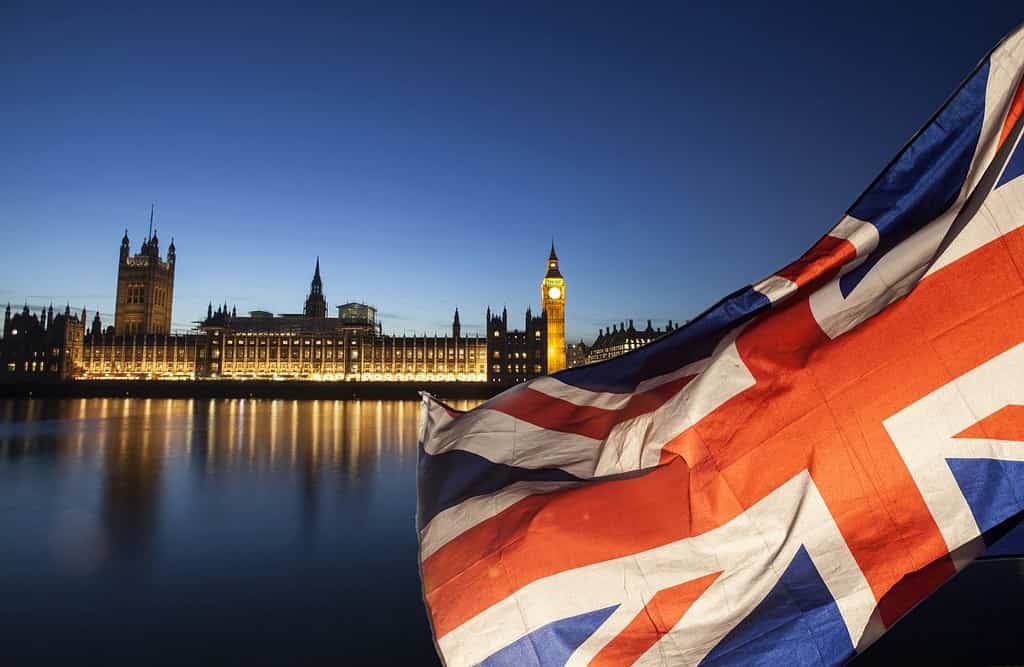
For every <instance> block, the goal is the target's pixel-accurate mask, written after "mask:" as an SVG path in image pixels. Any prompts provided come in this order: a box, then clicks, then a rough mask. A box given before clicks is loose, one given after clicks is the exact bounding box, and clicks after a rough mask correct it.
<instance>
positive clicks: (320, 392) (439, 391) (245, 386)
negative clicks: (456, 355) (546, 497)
mask: <svg viewBox="0 0 1024 667" xmlns="http://www.w3.org/2000/svg"><path fill="white" fill-rule="evenodd" d="M503 389H507V386H506V385H502V384H494V383H489V382H304V381H301V380H287V381H273V380H244V381H236V380H186V381H177V380H75V381H69V382H46V383H43V382H40V383H30V382H20V383H0V398H287V399H327V400H336V399H342V400H352V399H369V400H401V401H405V400H419V398H420V396H419V392H421V391H426V392H428V393H430V394H432V395H434V396H436V397H437V398H440V399H442V400H445V399H448V400H458V399H486V398H490V397H492V396H494V395H495V394H497V393H498V392H500V391H502V390H503Z"/></svg>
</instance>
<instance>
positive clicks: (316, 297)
mask: <svg viewBox="0 0 1024 667" xmlns="http://www.w3.org/2000/svg"><path fill="white" fill-rule="evenodd" d="M303 312H304V313H305V315H306V317H327V299H326V298H325V297H324V284H323V281H322V280H321V279H320V257H319V256H318V257H317V258H316V269H314V270H313V280H312V282H310V284H309V296H307V297H306V307H305V308H304V309H303Z"/></svg>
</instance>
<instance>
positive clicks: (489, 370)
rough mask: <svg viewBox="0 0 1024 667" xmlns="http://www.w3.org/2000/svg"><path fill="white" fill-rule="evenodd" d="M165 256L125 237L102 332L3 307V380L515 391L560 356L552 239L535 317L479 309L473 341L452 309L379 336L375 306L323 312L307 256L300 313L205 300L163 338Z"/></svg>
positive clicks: (171, 251) (170, 253) (83, 322)
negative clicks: (447, 385)
mask: <svg viewBox="0 0 1024 667" xmlns="http://www.w3.org/2000/svg"><path fill="white" fill-rule="evenodd" d="M176 252H177V249H176V248H175V245H174V241H173V239H172V240H171V243H170V245H169V246H168V247H167V252H166V255H165V256H163V257H161V254H160V241H159V239H158V237H157V235H156V234H155V233H153V232H150V233H149V234H147V237H146V239H145V240H144V241H143V242H142V244H141V247H140V249H139V252H138V253H135V254H132V252H131V242H130V239H129V238H128V233H127V231H125V234H124V237H123V238H122V239H121V246H120V252H119V260H118V268H117V293H116V301H115V309H114V323H113V325H112V326H107V327H106V328H104V326H103V322H102V321H101V319H100V315H99V313H98V312H97V313H95V314H94V315H93V318H92V320H91V322H90V321H89V320H88V313H87V312H86V311H84V310H83V311H82V313H81V315H79V314H78V313H72V312H71V309H70V308H65V310H64V312H63V313H59V312H58V314H57V315H54V311H53V307H52V306H51V307H50V308H49V309H48V310H44V311H43V312H41V313H39V314H38V315H37V314H35V313H32V312H30V311H29V308H28V306H25V307H24V308H23V309H22V310H21V311H18V312H15V313H13V314H12V312H11V307H10V305H9V304H8V306H7V309H6V312H5V314H4V327H3V339H2V341H0V378H3V379H4V380H5V381H33V380H40V381H44V380H80V379H120V380H125V379H153V380H169V379H179V380H194V379H211V380H213V379H236V380H241V379H263V380H320V381H349V382H352V381H358V382H417V381H419V382H424V381H426V382H491V383H499V384H515V383H518V382H523V381H525V380H528V379H530V378H532V377H536V376H538V375H544V374H546V373H549V372H555V371H557V370H561V369H562V368H564V367H565V364H566V351H565V280H564V278H563V277H562V274H561V272H560V270H559V260H558V256H557V255H556V254H555V247H554V243H553V242H552V245H551V252H550V253H549V255H548V260H547V262H546V272H545V274H544V278H543V279H542V281H541V310H540V313H539V314H538V315H534V314H533V313H532V311H531V309H529V308H527V310H526V315H525V319H524V321H523V327H522V328H521V329H520V328H517V327H515V325H514V324H513V325H510V323H509V317H508V311H507V309H504V308H503V309H502V311H501V312H500V313H498V312H496V311H492V310H491V309H490V308H488V309H487V313H486V319H485V322H486V325H485V327H486V330H485V333H484V335H480V334H476V335H465V334H463V332H462V326H461V323H460V321H459V311H458V309H456V310H455V312H454V314H453V317H452V324H451V330H450V332H448V333H445V334H444V335H432V336H428V335H423V336H415V335H414V336H407V335H401V336H396V335H391V334H386V333H384V328H383V325H382V323H381V322H380V321H379V320H378V319H377V310H376V309H375V308H374V307H373V306H370V305H367V304H362V303H345V304H343V305H340V306H337V307H336V309H337V315H336V316H331V315H330V314H329V310H328V304H327V297H326V295H325V292H324V285H323V280H322V278H321V276H320V260H319V258H317V260H316V265H315V268H314V270H313V277H312V279H311V281H310V285H309V292H308V294H307V295H306V299H305V302H304V304H303V308H302V311H301V312H300V313H294V314H278V315H275V314H273V313H270V312H266V311H252V312H250V313H249V314H248V315H239V314H238V312H237V310H236V309H235V308H230V309H229V307H228V305H227V304H222V305H219V306H217V307H214V305H213V304H212V303H211V304H210V305H209V307H208V309H207V312H206V316H205V318H203V319H202V320H201V321H199V322H197V328H196V329H195V330H194V331H192V332H190V333H185V334H178V333H172V332H171V312H172V307H173V302H174V270H175V263H176Z"/></svg>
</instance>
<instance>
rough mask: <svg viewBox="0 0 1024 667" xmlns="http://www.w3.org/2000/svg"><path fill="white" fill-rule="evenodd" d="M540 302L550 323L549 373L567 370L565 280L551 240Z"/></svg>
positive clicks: (541, 284)
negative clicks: (559, 268)
mask: <svg viewBox="0 0 1024 667" xmlns="http://www.w3.org/2000/svg"><path fill="white" fill-rule="evenodd" d="M540 302H541V306H542V308H543V310H544V315H545V316H546V318H547V323H548V355H547V357H548V358H547V361H548V369H547V370H548V373H555V372H558V371H560V370H562V369H563V368H565V278H563V277H562V273H561V272H560V271H559V270H558V255H556V254H555V240H554V239H551V254H550V255H548V270H547V273H546V274H544V280H542V281H541V283H540Z"/></svg>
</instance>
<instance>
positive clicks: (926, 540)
mask: <svg viewBox="0 0 1024 667" xmlns="http://www.w3.org/2000/svg"><path fill="white" fill-rule="evenodd" d="M1022 73H1024V31H1018V32H1016V33H1015V34H1013V35H1011V36H1009V37H1007V38H1006V39H1004V40H1003V41H1002V42H1001V43H1000V44H999V45H998V46H997V47H996V48H995V50H993V51H992V52H991V53H990V54H989V56H988V57H986V58H985V60H983V61H982V62H981V63H980V64H979V65H978V67H977V68H976V69H975V70H974V72H972V73H971V75H970V76H969V77H968V78H967V80H966V81H965V82H964V83H963V84H962V85H961V86H960V88H959V89H958V90H957V91H956V92H955V93H954V94H953V96H952V97H951V98H950V99H949V100H948V101H947V102H946V104H945V105H943V106H942V108H941V109H940V110H939V111H938V112H937V113H936V114H935V116H933V117H932V119H931V120H930V121H929V122H928V123H927V124H926V125H925V126H924V127H923V128H922V129H921V130H920V131H919V132H918V133H917V134H916V135H915V136H914V137H913V138H912V139H911V141H910V142H909V143H908V144H907V145H906V146H905V147H904V148H903V150H902V151H901V152H900V153H899V154H898V155H897V157H896V158H895V159H894V160H893V162H892V163H890V165H889V166H888V167H887V168H886V169H885V171H883V172H882V174H881V175H880V176H879V177H878V178H877V179H876V180H875V182H874V183H872V184H871V186H870V187H869V188H868V189H867V191H866V192H865V193H864V194H863V195H861V197H860V199H858V200H857V202H856V203H855V204H854V205H853V207H852V208H850V210H849V211H848V212H847V214H846V215H845V216H844V217H843V218H842V219H841V220H840V221H839V223H838V224H836V225H835V227H833V228H832V230H831V231H830V232H828V234H827V235H825V236H824V237H823V238H822V239H821V240H820V241H818V242H817V243H816V244H814V245H813V246H812V247H811V249H810V250H808V251H807V252H806V253H804V255H803V256H802V257H800V259H798V260H797V261H796V262H794V263H792V264H790V265H789V266H787V267H785V268H784V269H782V270H781V271H779V272H778V273H776V274H775V275H772V276H770V277H768V278H766V279H764V280H762V281H761V282H759V283H757V284H755V285H753V286H751V287H747V288H745V289H741V290H739V291H737V292H735V293H733V294H731V295H729V296H728V297H726V298H725V299H723V300H722V301H720V302H719V303H718V304H717V305H715V306H713V307H712V308H710V309H709V310H707V311H706V312H704V313H703V314H702V315H700V316H699V317H697V318H696V319H694V320H693V321H691V322H690V323H689V324H687V325H686V326H685V327H683V328H681V329H679V330H677V331H675V332H674V333H672V334H670V335H668V336H666V337H664V338H662V339H660V340H658V341H656V342H654V343H652V344H651V345H648V346H646V347H643V348H641V349H639V350H636V351H634V352H632V353H630V354H627V355H624V356H621V357H618V358H616V359H612V360H609V361H606V362H603V363H599V364H594V365H588V366H582V367H579V368H571V369H568V370H565V371H562V372H559V373H557V374H555V375H553V376H548V377H542V378H537V379H535V380H532V381H530V382H527V383H525V384H522V385H518V386H516V387H513V388H511V389H509V390H508V391H505V392H504V393H502V394H499V395H498V396H497V397H495V398H493V399H491V400H489V401H487V402H486V403H483V404H481V405H480V406H479V407H477V408H475V409H473V410H471V411H469V412H465V413H463V412H458V411H455V410H452V409H451V408H449V407H447V406H445V405H444V404H442V403H440V402H438V401H436V400H434V399H433V398H431V397H430V396H426V395H425V396H424V399H423V423H422V430H421V441H420V453H419V473H418V487H419V488H418V492H419V512H418V530H419V541H420V569H421V575H422V579H423V596H424V600H425V603H426V607H427V610H428V612H429V617H430V621H431V625H432V630H433V633H434V637H435V639H436V643H437V649H438V652H439V653H440V655H441V657H442V658H443V660H444V661H445V663H446V664H447V665H449V666H451V667H461V666H462V665H474V664H481V665H517V666H518V665H585V664H592V665H621V664H632V663H637V664H642V665H668V664H671V665H677V664H698V663H706V664H713V665H714V664H743V665H745V664H751V663H771V664H836V663H842V662H844V661H846V660H848V659H850V658H851V657H852V656H854V655H856V654H857V653H858V652H860V651H862V650H863V649H864V648H865V647H867V646H868V645H869V644H871V642H873V641H874V640H876V639H877V638H878V637H879V636H880V635H881V634H882V633H883V632H885V630H886V629H887V628H889V627H891V626H892V624H893V623H894V622H895V621H896V620H897V619H899V618H900V617H901V616H902V615H903V614H904V613H906V612H907V611H908V610H909V609H910V608H911V607H912V606H914V605H915V604H917V603H918V602H919V601H921V600H922V599H923V598H924V597H925V596H927V595H928V594H930V593H931V592H932V591H934V590H935V589H936V587H938V586H939V585H941V584H942V583H943V582H945V581H946V580H947V579H949V578H950V577H951V576H953V575H954V574H955V573H956V572H957V571H958V570H960V569H961V568H963V567H964V566H965V565H966V564H967V563H968V562H970V561H971V560H972V559H973V558H975V557H976V556H978V555H979V554H981V553H982V552H983V551H984V550H985V548H986V544H987V543H988V542H990V541H991V540H993V539H994V537H995V536H996V535H997V534H1001V533H1002V532H1004V531H1005V530H1007V529H1008V528H1009V527H1011V526H1013V525H1014V524H1015V523H1017V522H1018V521H1019V520H1020V516H1021V512H1022V511H1024V178H1022V176H1024V145H1022V144H1021V142H1020V135H1021V126H1022V122H1021V120H1020V117H1021V111H1022V108H1024V86H1022V84H1021V75H1022Z"/></svg>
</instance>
